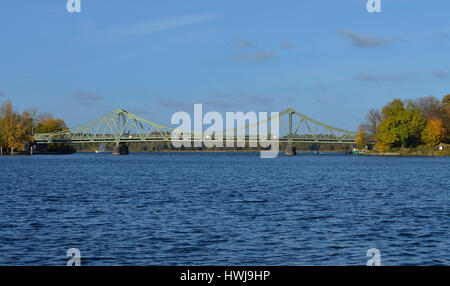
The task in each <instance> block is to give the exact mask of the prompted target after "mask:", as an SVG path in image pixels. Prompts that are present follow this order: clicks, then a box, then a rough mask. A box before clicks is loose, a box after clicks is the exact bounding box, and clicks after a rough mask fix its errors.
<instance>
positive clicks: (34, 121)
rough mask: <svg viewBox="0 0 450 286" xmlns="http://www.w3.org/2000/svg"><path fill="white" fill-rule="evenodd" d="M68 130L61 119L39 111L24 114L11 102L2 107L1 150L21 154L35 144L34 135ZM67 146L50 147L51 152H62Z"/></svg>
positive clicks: (0, 110) (3, 104)
mask: <svg viewBox="0 0 450 286" xmlns="http://www.w3.org/2000/svg"><path fill="white" fill-rule="evenodd" d="M65 129H67V126H66V124H65V123H64V121H63V120H62V119H60V118H53V116H52V115H51V114H49V113H39V112H38V111H37V109H27V110H25V111H23V112H22V113H20V112H18V111H17V110H14V108H13V105H12V103H11V101H10V100H8V101H6V102H3V103H2V104H1V106H0V148H1V149H2V153H3V150H5V151H9V153H10V154H11V155H13V154H14V151H17V152H21V151H25V150H27V149H29V147H30V146H31V145H32V143H33V134H34V133H48V132H57V131H62V130H65ZM67 148H68V147H67V146H63V145H61V144H53V145H49V146H48V150H49V151H61V150H64V149H67Z"/></svg>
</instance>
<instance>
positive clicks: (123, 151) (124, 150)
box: [112, 143, 130, 155]
mask: <svg viewBox="0 0 450 286" xmlns="http://www.w3.org/2000/svg"><path fill="white" fill-rule="evenodd" d="M129 153H130V152H129V151H128V146H127V144H125V143H119V144H116V145H115V146H114V147H113V152H112V154H113V155H128V154H129Z"/></svg>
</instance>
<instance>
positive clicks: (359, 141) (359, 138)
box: [356, 125, 367, 150]
mask: <svg viewBox="0 0 450 286" xmlns="http://www.w3.org/2000/svg"><path fill="white" fill-rule="evenodd" d="M366 146H367V136H366V133H365V132H364V126H363V125H360V126H359V131H358V134H357V135H356V147H357V148H358V149H359V150H362V149H364V148H366Z"/></svg>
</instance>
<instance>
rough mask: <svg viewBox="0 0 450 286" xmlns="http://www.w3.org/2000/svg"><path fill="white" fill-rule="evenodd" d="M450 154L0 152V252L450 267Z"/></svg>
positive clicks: (167, 261) (27, 260)
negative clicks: (377, 256)
mask: <svg viewBox="0 0 450 286" xmlns="http://www.w3.org/2000/svg"><path fill="white" fill-rule="evenodd" d="M449 167H450V158H449V157H447V158H437V157H434V158H419V157H403V158H400V157H389V158H384V157H353V156H343V155H325V154H320V155H312V154H300V155H297V156H295V157H285V156H282V155H280V156H279V157H278V158H276V159H260V158H259V154H258V153H146V154H131V155H129V156H112V155H107V154H97V155H96V154H74V155H65V156H32V157H25V156H23V157H21V156H17V157H13V158H11V157H1V158H0V264H1V265H65V264H66V262H67V260H68V258H67V257H66V252H67V250H68V249H69V248H78V249H79V250H80V252H81V264H82V265H365V264H366V262H367V260H368V259H369V257H366V252H367V250H368V249H369V248H378V249H379V250H380V252H381V263H382V265H436V264H439V265H441V264H444V265H450V236H449V222H450V220H449V218H450V208H449V205H450V204H449V203H450V197H449V188H450V179H449Z"/></svg>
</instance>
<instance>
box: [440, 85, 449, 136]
mask: <svg viewBox="0 0 450 286" xmlns="http://www.w3.org/2000/svg"><path fill="white" fill-rule="evenodd" d="M441 119H442V123H443V125H444V128H445V137H444V139H443V141H444V142H445V143H450V94H447V95H446V96H444V98H442V102H441Z"/></svg>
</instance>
